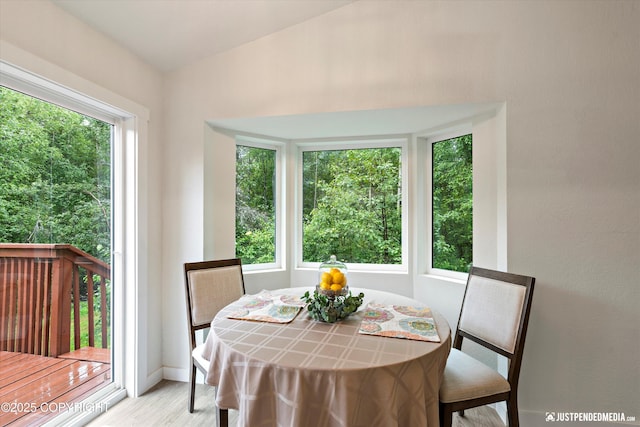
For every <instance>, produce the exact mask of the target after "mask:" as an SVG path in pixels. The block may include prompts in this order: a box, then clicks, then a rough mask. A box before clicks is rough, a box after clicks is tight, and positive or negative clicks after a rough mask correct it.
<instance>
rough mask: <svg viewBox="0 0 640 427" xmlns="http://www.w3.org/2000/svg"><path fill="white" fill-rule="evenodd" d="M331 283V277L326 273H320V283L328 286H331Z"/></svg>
mask: <svg viewBox="0 0 640 427" xmlns="http://www.w3.org/2000/svg"><path fill="white" fill-rule="evenodd" d="M332 281H333V277H332V276H331V274H330V273H327V272H326V271H325V272H324V273H322V275H321V276H320V283H328V284H329V285H331V282H332Z"/></svg>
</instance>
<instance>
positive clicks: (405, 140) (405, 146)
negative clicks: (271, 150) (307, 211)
mask: <svg viewBox="0 0 640 427" xmlns="http://www.w3.org/2000/svg"><path fill="white" fill-rule="evenodd" d="M409 140H410V137H409V136H406V135H400V136H392V137H389V136H384V137H379V138H370V137H369V138H368V137H361V138H354V139H348V138H344V139H342V138H341V139H331V140H323V141H319V140H316V141H297V142H295V146H296V150H295V151H296V161H295V167H296V172H295V176H296V181H295V182H296V189H295V225H296V231H295V233H294V235H295V239H294V247H295V260H296V261H295V265H296V268H297V269H308V270H317V269H318V268H319V266H320V264H321V263H322V262H324V261H326V260H318V261H317V262H304V261H303V257H302V239H303V224H302V200H303V198H302V190H303V188H302V184H301V183H302V172H303V171H302V169H303V168H302V155H303V153H304V152H306V151H325V150H349V149H367V148H392V147H393V148H400V161H401V179H402V225H401V227H402V231H401V233H402V237H401V239H402V243H401V251H402V261H401V263H400V264H364V263H349V262H346V263H345V265H346V266H347V268H348V270H349V271H361V272H374V271H375V272H397V273H407V272H408V268H409V267H408V265H409V262H408V259H409V205H410V200H409V154H408V151H409ZM329 255H331V254H327V257H328V256H329Z"/></svg>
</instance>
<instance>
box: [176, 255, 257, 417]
mask: <svg viewBox="0 0 640 427" xmlns="http://www.w3.org/2000/svg"><path fill="white" fill-rule="evenodd" d="M231 266H239V267H240V269H241V270H240V271H241V272H242V261H241V260H240V258H231V259H224V260H214V261H200V262H190V263H185V264H184V275H185V288H186V295H187V298H186V301H187V317H188V319H189V339H190V341H191V351H192V352H193V350H194V349H195V348H196V346H197V343H196V331H199V330H202V329H207V328H209V327H210V326H211V321H209V322H207V323H202V324H197V325H194V324H193V321H192V319H193V316H192V308H191V307H192V301H191V292H190V289H189V272H190V271H193V270H208V269H212V268H221V267H231ZM240 278H241V281H242V293H243V294H244V293H245V287H244V277H243V275H242V274H241V275H240ZM214 286H215V285H214ZM211 320H213V319H211ZM190 358H191V369H190V370H189V382H190V389H189V404H188V410H189V412H190V413H193V410H194V402H195V391H196V373H197V371H196V369H198V370H199V371H200V372H202V373H203V374H204V375H206V373H207V368H206V367H204V366H201V365H200V364H199V363H198V361H197V360H196V359H195V358H194V357H193V356H192V355H190ZM216 391H217V390H216ZM216 425H217V426H219V427H226V426H228V425H229V411H228V410H227V409H224V408H217V409H216Z"/></svg>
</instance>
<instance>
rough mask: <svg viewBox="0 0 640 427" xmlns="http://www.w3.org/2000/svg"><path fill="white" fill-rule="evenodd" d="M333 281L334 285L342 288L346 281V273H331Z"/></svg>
mask: <svg viewBox="0 0 640 427" xmlns="http://www.w3.org/2000/svg"><path fill="white" fill-rule="evenodd" d="M331 279H332V280H331V283H332V284H336V285H340V287H342V285H343V284H344V281H345V278H344V273H342V272H341V271H340V270H336V271H335V272H332V273H331Z"/></svg>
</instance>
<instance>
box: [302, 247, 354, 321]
mask: <svg viewBox="0 0 640 427" xmlns="http://www.w3.org/2000/svg"><path fill="white" fill-rule="evenodd" d="M363 298H364V294H363V293H362V292H360V293H359V294H358V295H351V292H349V287H348V286H347V266H346V265H344V263H342V262H340V261H338V260H337V259H336V257H335V255H331V257H330V258H329V261H327V262H323V263H322V264H320V269H319V271H318V284H317V285H316V289H315V291H314V292H313V295H311V293H310V292H309V291H307V292H305V294H304V295H303V296H302V300H303V301H304V303H305V307H306V308H307V312H308V313H309V316H310V317H311V318H312V319H315V320H319V321H322V322H328V323H333V322H337V321H339V320H342V319H345V318H347V317H348V316H349V315H351V314H352V313H355V312H356V310H357V309H358V307H360V306H361V305H362V301H363Z"/></svg>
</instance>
